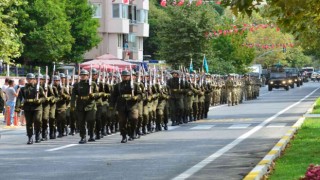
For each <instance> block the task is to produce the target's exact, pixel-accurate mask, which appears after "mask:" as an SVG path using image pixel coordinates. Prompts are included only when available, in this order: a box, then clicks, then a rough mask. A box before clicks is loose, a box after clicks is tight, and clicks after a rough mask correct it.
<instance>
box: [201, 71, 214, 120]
mask: <svg viewBox="0 0 320 180" xmlns="http://www.w3.org/2000/svg"><path fill="white" fill-rule="evenodd" d="M205 81H206V83H205V95H204V96H205V97H204V114H203V116H204V118H207V117H208V112H209V108H210V104H211V99H212V94H213V87H212V82H211V76H210V74H209V73H208V74H206V79H205Z"/></svg>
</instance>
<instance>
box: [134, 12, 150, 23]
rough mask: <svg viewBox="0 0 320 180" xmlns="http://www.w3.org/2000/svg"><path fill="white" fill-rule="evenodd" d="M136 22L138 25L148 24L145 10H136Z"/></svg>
mask: <svg viewBox="0 0 320 180" xmlns="http://www.w3.org/2000/svg"><path fill="white" fill-rule="evenodd" d="M137 21H138V22H139V23H148V11H147V10H143V9H140V10H137Z"/></svg>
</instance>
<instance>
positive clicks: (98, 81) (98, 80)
mask: <svg viewBox="0 0 320 180" xmlns="http://www.w3.org/2000/svg"><path fill="white" fill-rule="evenodd" d="M100 72H101V64H99V72H98V79H97V84H98V85H99V84H100V75H101V74H100Z"/></svg>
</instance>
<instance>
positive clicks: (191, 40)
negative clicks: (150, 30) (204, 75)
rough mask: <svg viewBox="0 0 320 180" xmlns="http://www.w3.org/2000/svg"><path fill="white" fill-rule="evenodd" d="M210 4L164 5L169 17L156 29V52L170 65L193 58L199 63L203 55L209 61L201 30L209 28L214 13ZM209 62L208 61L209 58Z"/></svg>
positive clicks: (208, 53)
mask: <svg viewBox="0 0 320 180" xmlns="http://www.w3.org/2000/svg"><path fill="white" fill-rule="evenodd" d="M213 10H214V9H213V7H212V6H196V5H195V3H193V4H192V5H189V6H179V7H177V6H168V7H167V9H166V11H167V13H168V15H169V16H170V17H171V18H170V19H169V20H167V21H166V22H165V23H164V26H163V28H162V29H161V30H159V32H158V34H157V35H158V37H159V40H160V50H159V55H160V56H161V58H162V59H165V60H166V61H167V62H168V63H169V64H172V65H173V67H174V68H177V67H178V66H180V65H184V66H188V65H189V62H190V59H191V58H192V59H193V63H194V66H195V67H201V64H202V59H203V55H204V54H206V56H207V60H208V61H209V60H210V59H211V58H210V57H212V55H213V52H212V51H211V48H210V41H208V39H207V37H206V36H205V34H206V33H207V32H209V31H211V30H212V28H213V25H214V23H215V17H217V16H218V13H217V12H216V11H213ZM209 63H210V62H209Z"/></svg>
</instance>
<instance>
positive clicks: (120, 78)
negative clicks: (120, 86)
mask: <svg viewBox="0 0 320 180" xmlns="http://www.w3.org/2000/svg"><path fill="white" fill-rule="evenodd" d="M117 69H118V76H119V81H120V82H122V77H121V72H120V70H119V68H117Z"/></svg>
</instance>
